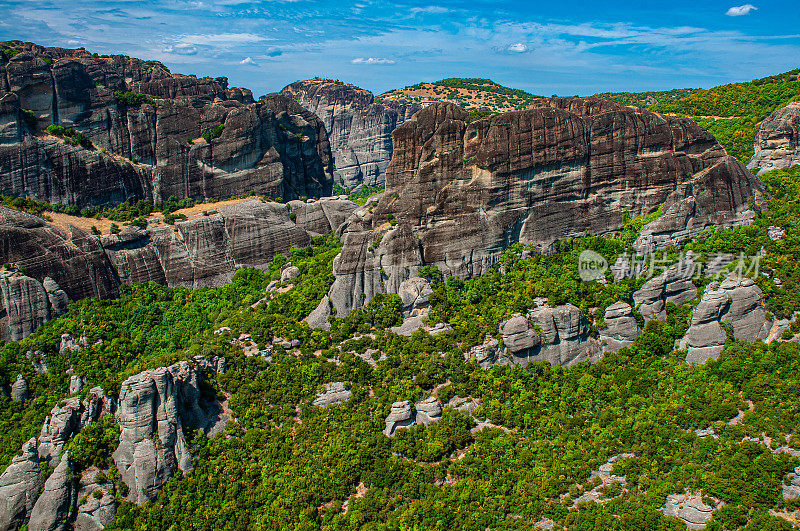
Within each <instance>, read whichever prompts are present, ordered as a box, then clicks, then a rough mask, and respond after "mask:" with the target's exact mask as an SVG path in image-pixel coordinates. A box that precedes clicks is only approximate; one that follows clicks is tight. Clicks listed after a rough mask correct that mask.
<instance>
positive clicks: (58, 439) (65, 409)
mask: <svg viewBox="0 0 800 531" xmlns="http://www.w3.org/2000/svg"><path fill="white" fill-rule="evenodd" d="M62 403H63V404H64V405H63V406H61V405H55V406H54V407H53V409H52V410H50V415H49V416H47V417H46V418H45V420H44V423H43V424H42V430H41V432H40V434H39V457H40V458H41V459H43V460H44V461H45V462H48V463H50V464H53V463H55V462H57V461H58V459H59V456H60V455H61V452H62V451H63V450H64V447H65V446H66V444H67V443H68V442H69V440H70V439H71V438H72V437H73V436H74V435H75V434H76V433H78V432H79V431H81V430H82V429H84V428H85V427H86V426H88V425H89V424H91V423H93V422H96V421H97V420H99V419H100V416H101V415H102V414H103V413H108V412H109V410H110V403H109V400H108V399H107V398H106V397H105V395H104V394H103V390H102V389H101V388H99V387H94V388H92V390H91V393H90V396H88V397H87V398H84V399H83V400H81V398H80V397H79V396H75V397H72V398H68V399H67V400H64V401H63V402H62Z"/></svg>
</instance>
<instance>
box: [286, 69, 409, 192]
mask: <svg viewBox="0 0 800 531" xmlns="http://www.w3.org/2000/svg"><path fill="white" fill-rule="evenodd" d="M281 94H284V95H286V96H289V97H291V98H292V99H294V100H295V101H296V102H298V103H299V104H300V105H302V106H303V107H305V108H306V109H308V110H310V111H312V112H313V113H314V114H316V115H317V116H318V117H319V119H320V120H322V123H324V124H325V128H326V130H327V132H328V137H329V139H330V145H331V152H332V154H333V160H334V164H335V166H336V169H335V170H334V172H333V177H334V180H335V181H336V182H337V183H338V184H340V185H341V186H343V187H345V188H351V187H353V186H356V185H357V184H360V183H364V184H365V185H368V186H382V185H383V184H384V173H385V172H386V168H387V167H388V166H389V161H390V160H391V158H392V131H394V129H395V128H396V127H397V126H399V125H401V124H402V123H403V122H405V121H406V120H408V119H409V118H411V116H412V115H413V114H414V113H415V112H417V111H418V110H420V109H421V108H422V106H421V105H420V104H418V103H410V102H405V101H392V100H387V101H385V102H382V103H376V102H375V97H374V96H373V95H372V93H371V92H369V91H366V90H363V89H359V88H356V87H354V86H352V85H349V84H348V85H346V84H343V83H336V82H333V81H330V80H322V79H309V80H306V81H297V82H295V83H292V84H291V85H289V86H287V87H285V88H284V89H283V90H282V91H281Z"/></svg>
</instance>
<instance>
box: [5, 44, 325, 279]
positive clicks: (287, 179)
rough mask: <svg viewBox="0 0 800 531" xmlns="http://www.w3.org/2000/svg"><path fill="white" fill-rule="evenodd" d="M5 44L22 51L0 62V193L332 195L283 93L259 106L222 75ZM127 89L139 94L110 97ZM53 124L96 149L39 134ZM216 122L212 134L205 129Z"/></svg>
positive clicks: (81, 201) (82, 201)
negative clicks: (72, 131) (31, 118)
mask: <svg viewBox="0 0 800 531" xmlns="http://www.w3.org/2000/svg"><path fill="white" fill-rule="evenodd" d="M11 45H12V46H14V47H15V48H16V49H17V50H20V51H22V53H19V54H17V55H15V56H14V57H12V58H10V60H8V61H7V62H6V63H5V64H2V65H0V74H2V75H1V76H0V77H2V78H4V79H5V81H6V82H5V83H3V84H2V85H0V116H2V120H0V122H2V123H3V126H2V128H1V129H0V191H2V192H3V193H5V194H9V195H16V196H28V197H33V198H35V199H38V200H42V201H48V202H51V203H62V204H75V205H79V206H85V205H101V204H111V203H117V202H121V201H125V200H135V199H146V200H151V201H160V200H165V199H167V198H168V197H170V196H175V197H179V198H181V197H193V198H218V199H225V198H228V197H233V196H236V195H240V194H243V193H247V192H249V191H257V192H259V193H263V194H266V195H271V196H280V197H283V198H285V199H293V198H297V197H300V196H312V197H314V196H324V195H330V192H331V187H332V183H333V179H332V175H331V168H330V167H331V155H330V146H329V143H328V136H327V133H326V132H325V127H324V125H323V124H322V122H321V121H320V120H319V119H318V118H317V117H316V115H314V113H312V112H310V111H308V110H306V109H304V108H303V107H301V106H300V105H299V104H297V103H295V102H293V101H292V100H291V99H289V98H286V97H283V96H279V95H274V96H271V97H269V98H266V99H264V100H261V101H258V102H256V101H254V100H253V97H252V94H250V92H249V91H247V90H244V89H235V88H234V89H229V88H228V80H227V79H226V78H216V79H211V78H202V79H198V78H196V77H193V76H180V75H172V74H170V73H169V71H168V70H167V69H166V68H165V67H163V66H162V65H161V64H159V63H152V62H144V61H141V60H139V59H134V58H129V57H124V56H114V57H95V56H93V55H92V54H90V53H89V52H87V51H85V50H66V49H61V48H58V49H57V48H44V47H41V46H37V45H34V44H30V43H19V42H14V43H11ZM45 59H47V61H45ZM124 92H128V93H137V94H141V95H143V96H135V95H134V96H133V98H134V100H131V99H130V98H129V99H128V101H124V100H120V99H119V98H117V96H116V95H115V93H124ZM23 109H24V110H28V111H32V112H33V113H34V115H35V117H36V123H35V124H29V123H28V122H26V120H25V119H24V117H23V113H22V112H21V111H22V110H23ZM50 124H58V125H61V126H64V127H70V128H73V129H75V130H76V131H79V132H81V133H82V134H84V135H86V136H87V137H88V138H89V139H90V140H91V142H92V146H80V145H77V146H71V145H68V144H67V143H66V142H65V141H64V140H63V139H60V138H57V137H54V136H49V135H44V131H45V129H46V127H47V126H48V125H50ZM218 126H222V127H223V128H222V129H221V130H218V131H217V132H218V133H219V134H216V135H210V134H208V133H207V132H209V131H212V130H214V128H215V127H218ZM203 133H207V134H206V139H203V138H201V136H202V135H203ZM59 283H60V282H59Z"/></svg>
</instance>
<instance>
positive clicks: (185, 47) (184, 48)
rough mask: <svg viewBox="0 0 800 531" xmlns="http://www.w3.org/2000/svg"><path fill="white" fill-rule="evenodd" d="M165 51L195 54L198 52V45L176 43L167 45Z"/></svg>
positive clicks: (177, 53) (178, 53)
mask: <svg viewBox="0 0 800 531" xmlns="http://www.w3.org/2000/svg"><path fill="white" fill-rule="evenodd" d="M164 53H174V54H176V55H194V54H196V53H197V47H196V46H194V45H191V44H174V45H172V46H165V47H164Z"/></svg>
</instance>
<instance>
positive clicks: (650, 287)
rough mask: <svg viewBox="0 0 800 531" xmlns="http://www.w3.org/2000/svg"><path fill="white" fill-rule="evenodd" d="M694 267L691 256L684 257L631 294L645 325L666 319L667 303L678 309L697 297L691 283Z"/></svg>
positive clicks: (695, 289)
mask: <svg viewBox="0 0 800 531" xmlns="http://www.w3.org/2000/svg"><path fill="white" fill-rule="evenodd" d="M695 267H696V266H695V263H694V261H693V260H692V258H691V256H689V257H686V258H685V259H684V260H680V261H679V262H677V263H675V264H673V265H671V266H670V267H669V268H667V269H666V270H664V271H663V272H661V273H660V274H659V275H658V276H655V277H653V278H651V279H650V280H648V281H647V282H645V283H644V285H643V286H642V287H641V288H640V289H639V290H638V291H636V292H635V293H634V294H633V302H634V304H635V305H636V307H637V309H638V310H639V313H641V314H642V317H644V321H645V323H647V322H648V321H652V320H654V319H655V320H660V321H663V320H664V319H666V318H667V312H666V310H665V308H666V306H667V303H669V302H671V303H673V304H675V306H678V307H680V306H683V305H684V304H686V302H687V301H690V300H692V299H694V298H695V297H696V296H697V288H696V287H695V285H694V283H692V277H693V276H694V274H695Z"/></svg>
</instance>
